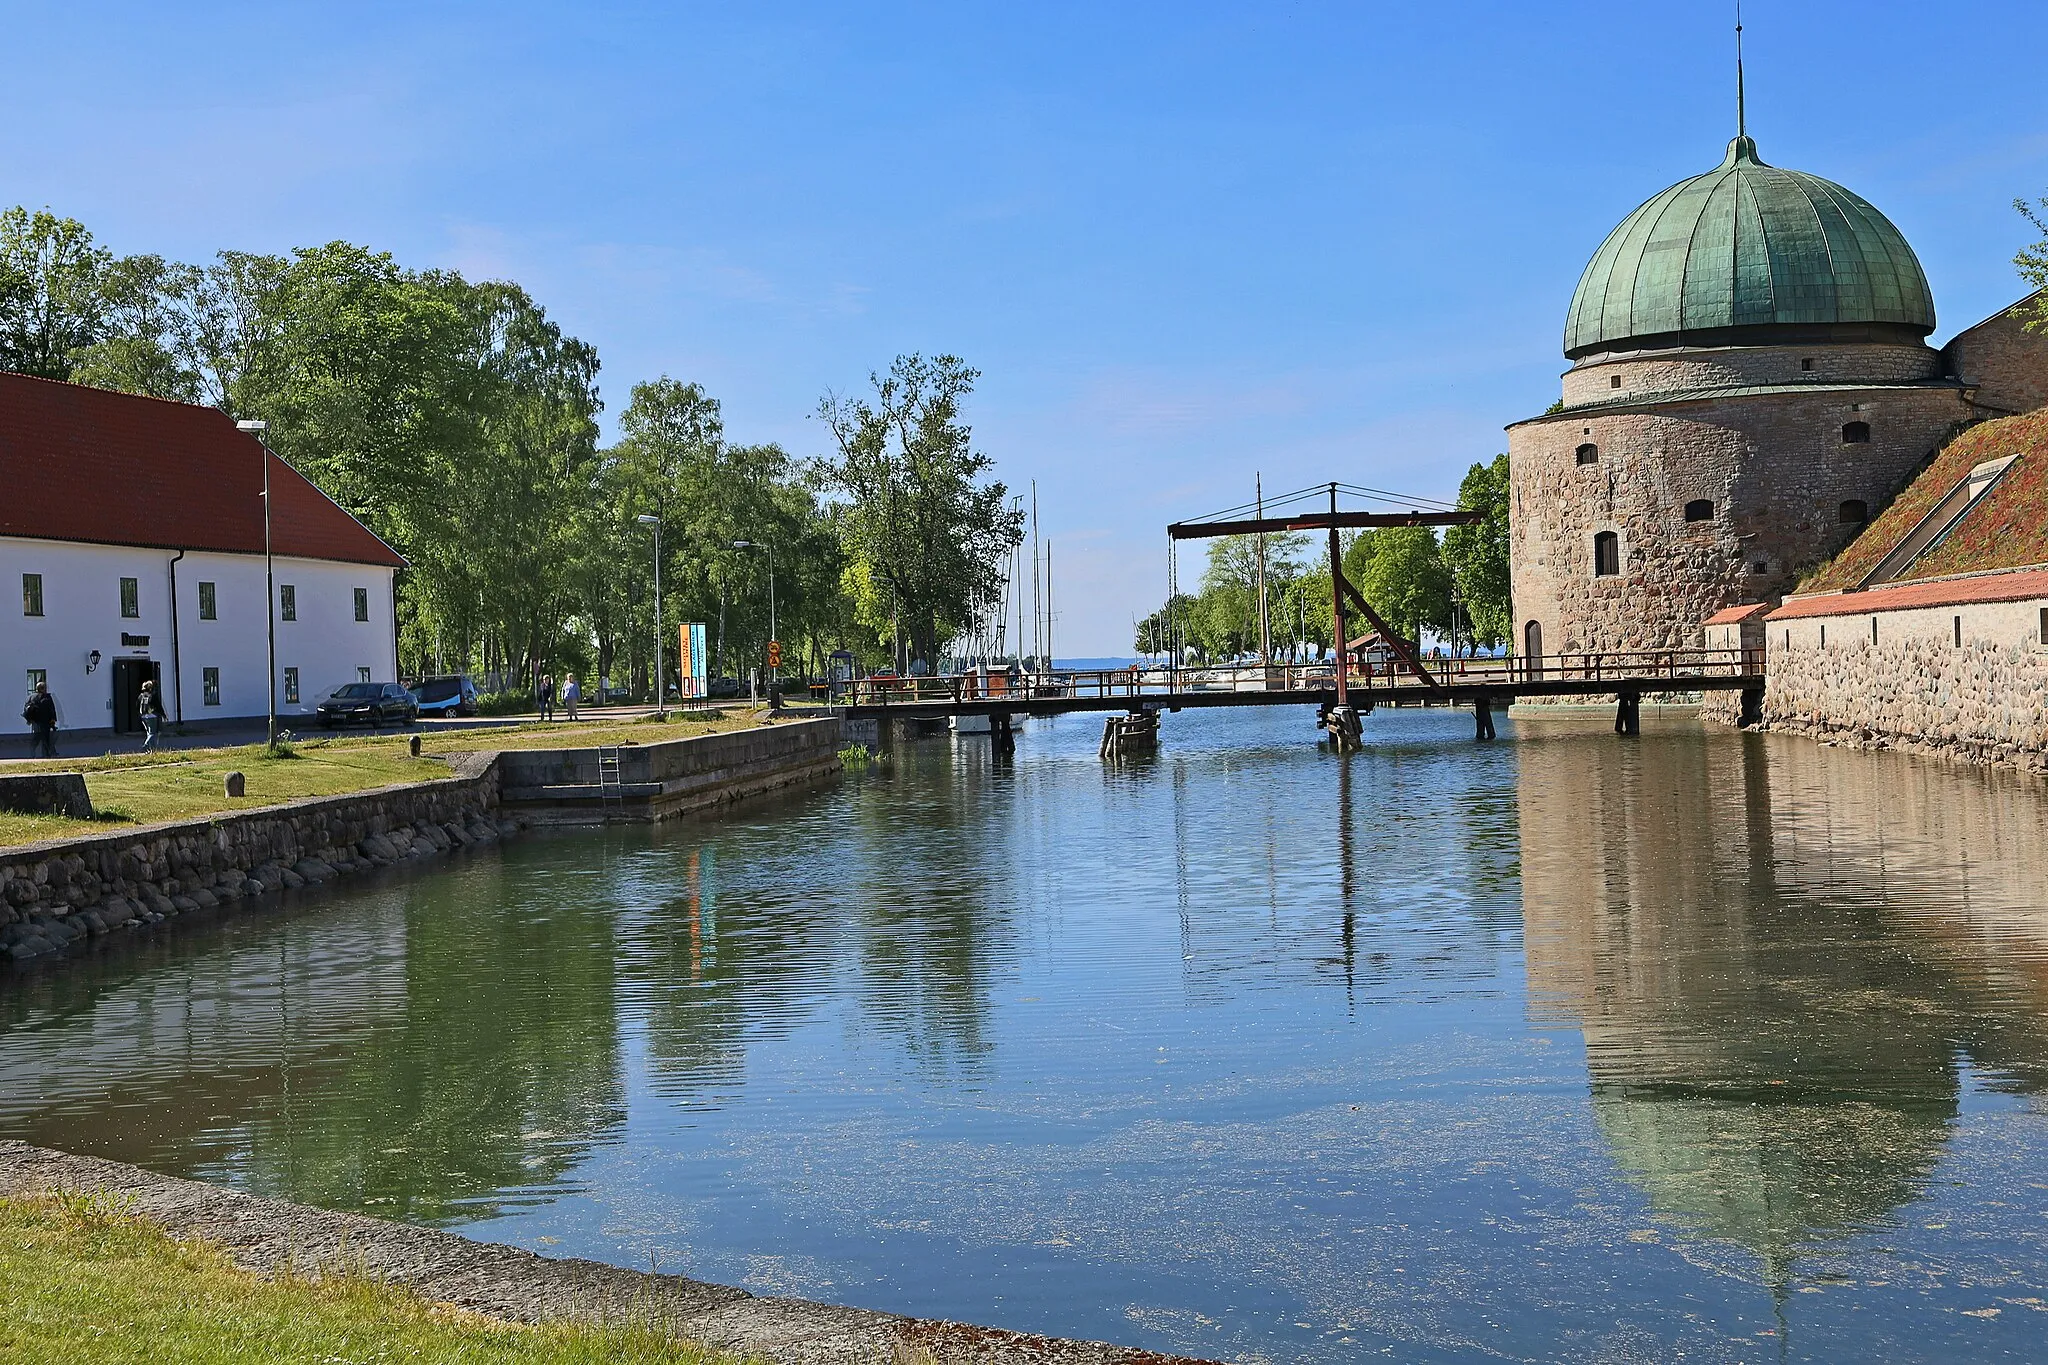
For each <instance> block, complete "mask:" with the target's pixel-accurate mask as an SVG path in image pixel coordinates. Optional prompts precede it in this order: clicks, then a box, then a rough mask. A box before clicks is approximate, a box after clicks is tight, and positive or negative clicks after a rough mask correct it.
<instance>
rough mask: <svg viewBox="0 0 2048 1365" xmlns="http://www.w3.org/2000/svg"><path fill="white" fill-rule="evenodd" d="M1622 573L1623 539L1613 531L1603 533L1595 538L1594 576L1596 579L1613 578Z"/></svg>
mask: <svg viewBox="0 0 2048 1365" xmlns="http://www.w3.org/2000/svg"><path fill="white" fill-rule="evenodd" d="M1620 572H1621V537H1620V536H1618V535H1616V534H1615V533H1614V532H1612V531H1602V532H1600V533H1599V534H1597V535H1595V536H1594V537H1593V574H1594V576H1595V577H1596V578H1613V577H1614V576H1616V575H1617V574H1619V573H1620Z"/></svg>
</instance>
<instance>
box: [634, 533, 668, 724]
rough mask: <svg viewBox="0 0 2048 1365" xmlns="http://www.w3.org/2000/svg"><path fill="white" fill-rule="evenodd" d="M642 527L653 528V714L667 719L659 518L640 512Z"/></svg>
mask: <svg viewBox="0 0 2048 1365" xmlns="http://www.w3.org/2000/svg"><path fill="white" fill-rule="evenodd" d="M635 520H636V521H638V522H639V523H640V524H641V525H642V526H652V527H653V528H654V714H655V715H657V716H659V717H661V719H663V720H667V719H668V692H667V690H666V689H665V688H664V687H663V685H662V684H663V681H664V680H663V677H662V671H661V656H662V652H663V651H664V650H665V649H666V648H667V646H665V645H664V644H663V643H662V634H661V518H660V517H657V516H655V515H653V514H652V513H649V512H642V513H641V514H640V515H639V516H638V517H636V518H635Z"/></svg>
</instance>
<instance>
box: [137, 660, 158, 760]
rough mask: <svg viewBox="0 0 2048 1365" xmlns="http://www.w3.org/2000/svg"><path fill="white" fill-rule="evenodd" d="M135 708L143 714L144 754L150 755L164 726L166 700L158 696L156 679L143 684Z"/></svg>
mask: <svg viewBox="0 0 2048 1365" xmlns="http://www.w3.org/2000/svg"><path fill="white" fill-rule="evenodd" d="M135 708H136V710H138V711H140V712H141V713H142V752H144V753H149V752H151V751H152V750H154V749H155V748H156V742H157V740H158V738H159V737H161V736H162V734H163V726H164V699H163V698H162V697H160V696H158V695H157V690H156V679H154V678H151V679H150V680H149V681H147V682H145V683H143V684H142V692H141V694H140V695H139V696H137V697H136V698H135Z"/></svg>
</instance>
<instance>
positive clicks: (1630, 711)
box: [1614, 692, 1643, 735]
mask: <svg viewBox="0 0 2048 1365" xmlns="http://www.w3.org/2000/svg"><path fill="white" fill-rule="evenodd" d="M1642 732H1643V694H1642V693H1640V692H1623V693H1622V694H1621V696H1620V699H1619V701H1618V703H1617V704H1616V706H1615V708H1614V733H1615V734H1617V735H1640V734H1641V733H1642Z"/></svg>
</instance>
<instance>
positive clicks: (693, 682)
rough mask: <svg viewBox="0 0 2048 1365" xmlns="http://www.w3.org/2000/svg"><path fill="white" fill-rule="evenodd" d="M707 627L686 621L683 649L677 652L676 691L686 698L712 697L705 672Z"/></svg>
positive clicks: (684, 624)
mask: <svg viewBox="0 0 2048 1365" xmlns="http://www.w3.org/2000/svg"><path fill="white" fill-rule="evenodd" d="M704 637H705V627H704V623H703V622H702V621H686V622H684V623H683V627H682V640H681V645H682V648H681V649H679V650H677V651H676V655H677V659H676V689H677V691H679V692H680V693H681V694H682V695H683V696H685V697H703V696H709V695H710V682H711V680H710V678H709V677H708V676H707V675H706V674H705V671H704Z"/></svg>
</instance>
